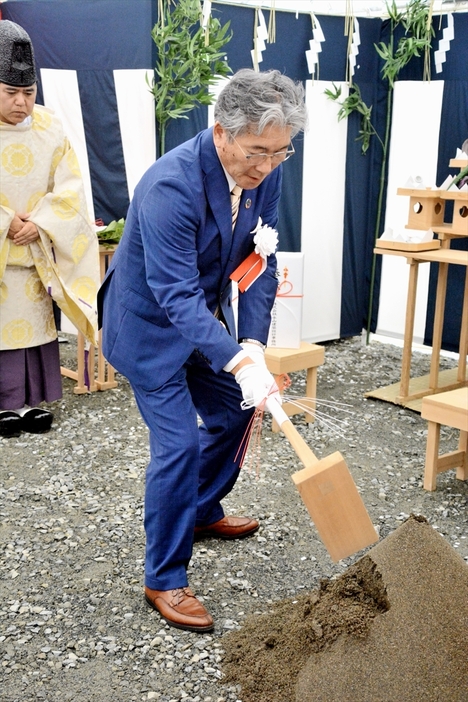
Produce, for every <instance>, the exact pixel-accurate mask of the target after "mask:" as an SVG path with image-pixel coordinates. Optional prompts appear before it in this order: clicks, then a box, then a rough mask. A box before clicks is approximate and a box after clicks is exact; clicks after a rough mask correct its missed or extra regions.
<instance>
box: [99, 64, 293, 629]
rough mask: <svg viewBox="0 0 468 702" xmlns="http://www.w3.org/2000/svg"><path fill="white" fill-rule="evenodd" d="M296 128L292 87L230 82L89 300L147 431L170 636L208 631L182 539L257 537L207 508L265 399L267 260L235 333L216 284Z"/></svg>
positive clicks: (254, 220) (151, 512)
mask: <svg viewBox="0 0 468 702" xmlns="http://www.w3.org/2000/svg"><path fill="white" fill-rule="evenodd" d="M305 122H306V110H305V105H304V96H303V88H302V85H300V84H295V83H294V82H293V81H291V80H290V79H289V78H287V77H286V76H283V75H282V74H281V73H279V72H278V71H269V72H266V73H256V72H254V71H252V70H242V71H239V72H238V73H236V74H235V75H234V76H233V77H232V78H231V80H230V82H229V83H228V84H227V86H226V87H225V88H224V89H223V90H222V92H221V93H220V95H219V98H218V100H217V103H216V107H215V124H214V127H213V128H211V129H207V130H205V131H203V132H201V133H200V134H198V135H197V136H196V137H195V138H193V139H191V140H189V141H188V142H186V143H185V144H182V145H181V146H179V147H177V148H175V149H173V150H172V151H170V152H169V153H167V154H166V155H165V156H163V157H162V158H160V159H158V161H157V162H156V163H155V164H153V166H151V168H150V169H149V170H148V171H147V172H146V174H145V175H144V176H143V178H142V179H141V181H140V183H139V184H138V186H137V188H136V190H135V194H134V197H133V200H132V203H131V205H130V208H129V212H128V216H127V220H126V224H125V232H124V235H123V237H122V240H121V242H120V244H119V246H118V249H117V252H116V254H115V255H114V258H113V261H112V264H111V266H110V269H109V271H108V274H107V277H106V280H105V282H104V284H103V287H102V288H101V291H100V301H101V305H102V308H103V309H102V312H103V351H104V354H105V356H106V358H107V359H108V360H109V362H110V363H111V364H112V365H113V366H114V367H115V368H117V370H118V371H120V372H121V373H122V374H124V375H126V376H127V378H128V379H129V381H130V383H131V385H132V389H133V391H134V394H135V399H136V402H137V404H138V407H139V409H140V412H141V414H142V416H143V419H144V420H145V422H146V424H147V425H148V428H149V431H150V448H151V461H150V464H149V466H148V469H147V474H146V495H145V530H146V565H145V596H146V600H147V601H148V603H149V604H150V605H151V606H152V607H153V608H154V609H156V610H158V611H159V612H160V614H161V615H162V616H163V618H164V619H165V620H166V621H167V622H168V623H169V624H170V625H172V626H175V627H178V628H181V629H188V630H190V631H210V630H211V629H213V626H214V624H213V619H212V617H211V615H210V614H209V613H208V612H207V610H206V609H205V607H204V606H203V605H202V603H201V602H200V601H199V600H198V599H197V598H196V597H195V596H194V594H193V593H192V591H191V590H190V588H189V587H188V582H187V572H186V571H187V566H188V564H189V561H190V558H191V555H192V546H193V540H194V537H198V538H200V537H207V536H214V537H218V538H225V539H234V538H242V537H245V536H248V535H250V534H252V533H254V532H255V531H256V530H257V529H258V527H259V524H258V522H257V521H256V520H255V519H251V518H249V517H232V516H225V515H224V512H223V508H222V506H221V500H222V498H223V497H225V496H226V495H227V494H228V493H229V492H230V490H231V489H232V488H233V486H234V484H235V482H236V479H237V476H238V473H239V458H237V456H236V454H237V453H238V449H239V446H240V444H241V442H242V438H243V436H244V434H245V431H246V428H247V426H248V423H249V421H250V419H251V416H252V412H253V411H254V407H255V406H259V405H261V404H262V403H263V402H264V401H265V398H266V397H267V396H268V394H271V393H272V392H277V388H276V386H275V383H274V378H273V377H272V376H271V374H270V373H269V372H268V370H267V368H266V365H265V361H264V357H263V355H264V347H265V344H266V341H267V337H268V330H269V325H270V312H271V308H272V306H273V302H274V299H275V294H276V289H277V278H276V260H275V256H274V254H273V253H271V252H266V253H265V252H264V259H265V262H266V268H265V266H264V271H263V272H262V273H261V275H259V276H258V278H257V279H256V280H255V281H254V282H253V283H252V284H251V285H250V287H248V289H247V290H246V291H245V292H243V293H240V294H239V301H238V319H237V327H236V323H235V320H234V315H233V310H232V297H231V280H230V275H231V274H232V273H233V271H234V270H235V269H236V268H237V267H238V266H239V265H240V264H241V263H242V262H243V261H244V260H245V259H246V257H247V256H249V254H251V253H252V252H253V251H254V247H255V244H254V241H253V238H254V233H253V232H254V230H255V229H256V227H257V225H258V224H259V221H260V220H259V218H261V223H262V224H263V225H268V226H269V227H271V228H275V227H276V224H277V221H278V213H277V210H278V201H279V198H280V190H281V177H282V169H281V163H282V162H283V161H285V160H286V159H287V158H289V156H290V155H292V154H293V153H294V149H293V147H292V144H291V139H292V137H293V136H295V134H297V133H298V132H299V131H300V130H302V129H303V128H304V126H305ZM235 186H237V187H235ZM233 190H234V193H235V194H237V195H239V193H241V197H240V201H239V200H238V199H237V202H236V201H235V198H234V204H232V199H233V198H232V197H231V198H230V193H231V192H232V191H233ZM268 253H270V255H267V254H268ZM242 400H244V402H243V406H244V407H246V406H247V409H243V408H242V407H241V402H242ZM197 416H199V417H200V418H201V420H202V424H201V425H200V426H198V420H197Z"/></svg>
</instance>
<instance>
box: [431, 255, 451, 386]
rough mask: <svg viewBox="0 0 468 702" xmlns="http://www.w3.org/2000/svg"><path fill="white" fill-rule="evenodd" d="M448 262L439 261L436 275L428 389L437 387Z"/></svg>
mask: <svg viewBox="0 0 468 702" xmlns="http://www.w3.org/2000/svg"><path fill="white" fill-rule="evenodd" d="M447 278H448V263H439V274H438V276H437V291H436V303H435V312H434V327H433V330H432V354H431V370H430V373H429V389H430V390H432V391H435V390H437V388H438V387H439V367H440V349H441V347H442V331H443V327H444V311H445V298H446V295H447Z"/></svg>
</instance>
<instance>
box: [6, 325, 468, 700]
mask: <svg viewBox="0 0 468 702" xmlns="http://www.w3.org/2000/svg"><path fill="white" fill-rule="evenodd" d="M66 338H67V339H68V342H69V343H67V344H61V355H62V363H63V365H66V366H68V367H70V368H73V367H74V364H75V359H76V347H75V342H74V338H73V337H71V336H67V337H66ZM400 363H401V349H400V348H398V347H396V346H391V345H383V344H380V343H376V342H373V343H372V344H371V345H370V346H367V347H366V346H364V345H362V343H361V339H360V338H358V337H355V338H352V339H347V340H344V341H343V340H341V341H336V342H330V343H327V344H325V364H324V365H323V366H322V367H321V368H320V369H319V378H318V392H317V394H318V397H319V398H323V399H331V400H335V401H337V402H344V403H347V404H349V405H350V407H349V408H348V409H349V410H351V411H352V412H353V414H352V415H351V414H349V415H346V414H343V413H342V412H338V411H332V412H330V413H331V414H333V415H334V417H335V418H339V417H343V418H345V419H346V421H347V423H346V426H345V427H344V428H343V430H342V434H341V435H338V434H336V433H334V432H333V431H332V430H330V429H329V428H327V427H324V426H323V425H321V424H319V423H317V422H316V423H315V424H313V425H310V426H308V425H306V424H305V422H304V419H303V418H302V417H301V416H300V415H298V416H297V417H295V418H294V423H295V425H296V427H297V428H298V429H299V431H300V432H301V434H302V435H303V436H304V438H305V439H306V440H307V442H308V443H309V445H310V446H311V447H312V448H313V450H314V452H315V453H316V454H317V455H318V456H319V457H323V456H326V455H328V454H329V453H332V452H333V451H336V450H338V451H341V452H342V454H343V455H344V457H345V459H346V461H347V463H348V466H349V468H350V470H351V472H352V474H353V477H354V480H355V482H356V484H357V486H358V488H359V490H360V491H361V494H362V496H363V499H364V502H365V504H366V506H367V509H368V511H369V514H370V515H371V518H372V521H373V523H374V524H375V525H376V527H377V529H378V531H379V534H380V536H381V538H383V537H385V536H387V535H388V534H389V533H391V532H393V531H394V530H395V529H396V528H397V527H398V525H399V524H401V522H402V521H403V520H405V519H406V517H407V516H408V515H409V514H411V513H414V514H422V515H424V516H425V517H426V518H427V519H428V520H429V522H430V523H431V524H432V526H433V527H434V528H436V529H437V530H438V531H439V533H441V534H442V535H443V536H444V537H445V538H446V539H447V541H448V542H449V543H450V544H451V545H452V546H453V547H454V548H456V549H457V551H458V552H459V553H460V555H461V556H462V557H463V558H465V560H468V519H467V504H468V483H467V482H460V481H457V480H456V479H455V476H454V471H449V472H447V473H444V474H442V475H441V476H439V478H438V487H437V490H436V491H435V492H434V493H428V492H426V491H424V490H423V489H422V473H423V466H424V454H425V441H426V429H427V425H426V422H424V421H423V420H422V419H421V417H420V416H419V414H417V413H414V412H412V411H409V410H405V409H402V408H400V407H398V406H395V405H392V404H388V403H385V402H381V401H377V400H371V399H365V398H364V397H363V394H364V392H366V391H368V390H372V389H374V388H377V387H380V386H383V385H388V384H390V383H394V382H397V381H398V379H399V374H400ZM455 365H456V361H454V360H453V359H443V361H442V366H443V368H451V367H454V366H455ZM428 371H429V357H428V356H427V355H425V354H421V353H416V354H414V358H413V364H412V372H413V375H415V376H416V375H417V376H419V375H423V374H425V373H427V372H428ZM117 379H118V381H119V386H118V388H116V389H115V390H111V391H106V392H101V393H92V394H88V395H75V394H73V381H71V380H69V379H64V397H63V399H62V400H61V401H59V402H56V403H54V405H53V406H52V409H53V410H54V412H55V416H56V420H55V422H54V426H53V430H52V431H51V432H50V433H49V434H46V435H42V436H34V435H28V434H23V435H21V436H20V437H19V438H12V439H3V440H0V457H1V458H0V541H1V544H2V549H1V552H0V689H1V693H0V697H1V699H2V702H17V701H21V702H23V701H28V702H29V700H31V701H32V700H46V701H47V702H49V701H50V702H52V701H55V700H59V701H60V702H62V701H64V700H74V701H75V702H110V700H112V702H133V701H138V702H139V701H140V700H141V701H142V700H158V701H159V702H179V701H180V700H184V701H185V702H235V701H237V702H239V701H240V700H242V693H241V690H240V689H238V688H236V687H232V686H229V685H224V684H223V671H222V662H223V638H222V637H223V634H225V633H226V632H227V631H229V630H232V629H237V628H239V627H240V626H242V623H243V621H244V619H245V617H246V616H247V615H249V614H252V613H255V612H264V611H266V610H268V608H269V606H270V605H271V603H272V602H276V601H278V600H282V599H285V598H288V597H291V596H294V595H296V594H300V593H303V592H307V591H309V590H313V589H315V588H316V587H317V586H318V585H319V582H320V580H321V579H323V578H333V577H334V576H337V575H338V574H340V573H342V572H343V571H344V570H345V569H346V568H347V567H348V566H349V565H350V564H351V563H353V562H355V561H356V560H357V559H358V557H360V556H361V555H362V553H360V554H356V555H355V556H353V557H352V558H348V559H346V560H345V561H340V562H339V563H337V564H334V563H333V562H332V561H331V560H330V558H329V556H328V554H327V552H326V550H325V548H324V547H323V545H322V543H321V541H320V540H319V538H318V536H317V533H316V531H315V529H314V527H313V525H312V524H311V522H310V519H309V516H308V514H307V511H306V509H305V507H304V506H303V504H302V502H301V500H300V497H299V495H298V493H297V491H296V488H295V487H294V484H293V482H292V480H291V479H290V475H291V474H292V473H293V472H295V471H296V470H298V469H299V468H300V467H301V466H300V464H299V463H298V460H297V458H296V455H295V454H294V452H293V450H292V448H291V447H290V445H289V443H288V442H287V440H286V439H285V438H284V437H283V436H282V435H281V434H273V433H272V432H271V431H270V421H269V419H267V420H266V421H265V425H264V429H263V433H262V454H261V459H260V463H259V466H258V470H257V469H256V468H255V467H252V468H251V470H250V471H249V470H248V469H244V470H243V472H242V474H241V478H240V479H239V481H238V483H237V485H236V487H235V489H234V491H233V492H232V493H231V494H230V495H229V497H228V499H226V501H225V510H226V512H227V513H228V514H248V515H252V516H256V517H258V518H259V519H260V522H261V528H260V530H259V532H257V534H256V535H255V536H253V537H252V538H250V539H247V540H244V541H239V542H225V541H221V540H209V541H201V542H198V543H196V544H195V546H194V552H193V559H192V562H191V565H190V570H189V581H190V585H191V586H192V587H193V589H194V590H195V592H196V594H197V595H198V596H200V599H203V600H204V602H205V604H206V606H207V607H208V608H209V610H210V611H211V612H212V614H213V616H214V618H215V621H216V629H215V631H214V632H213V633H212V634H210V635H197V634H192V633H188V632H181V631H178V630H176V629H174V628H169V627H168V626H166V625H165V624H164V622H163V621H162V620H161V619H160V617H159V615H158V614H157V613H156V612H154V611H153V610H151V609H150V608H149V607H148V606H147V605H146V604H145V602H144V599H143V595H142V586H143V557H144V532H143V525H142V516H143V515H142V511H143V489H144V473H145V466H146V464H147V461H148V446H147V431H146V428H145V426H144V424H143V422H142V420H141V419H140V416H139V414H138V411H137V409H136V406H135V403H134V400H133V397H132V393H131V391H130V388H129V385H128V383H127V381H126V380H125V379H124V378H122V377H121V376H117ZM292 381H293V386H292V390H293V391H294V392H295V393H297V394H298V395H301V394H302V393H304V392H305V390H304V388H305V374H304V373H296V374H292ZM457 434H458V432H456V431H455V430H452V429H449V428H446V427H444V428H443V429H442V432H441V441H442V444H441V448H442V449H443V450H444V451H445V450H453V449H454V448H455V447H456V444H457V439H458V437H457ZM265 702H267V701H265Z"/></svg>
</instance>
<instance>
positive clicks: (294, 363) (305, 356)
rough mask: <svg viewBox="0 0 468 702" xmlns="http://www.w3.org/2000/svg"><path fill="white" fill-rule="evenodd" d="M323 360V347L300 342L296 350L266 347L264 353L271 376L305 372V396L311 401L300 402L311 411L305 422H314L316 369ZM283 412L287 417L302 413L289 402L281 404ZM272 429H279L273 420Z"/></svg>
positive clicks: (275, 430)
mask: <svg viewBox="0 0 468 702" xmlns="http://www.w3.org/2000/svg"><path fill="white" fill-rule="evenodd" d="M324 359H325V349H324V347H323V346H319V345H318V344H309V343H307V342H306V341H302V342H301V345H300V347H299V348H298V349H280V348H275V347H268V348H267V349H266V351H265V362H266V365H267V368H268V370H269V371H270V373H272V374H273V375H282V374H283V373H293V372H294V371H300V370H307V381H306V396H307V397H308V398H311V399H310V400H308V401H305V402H304V401H303V400H301V404H307V406H308V407H310V410H311V413H310V414H309V413H307V414H306V415H305V418H306V422H313V421H314V416H313V414H312V412H313V410H314V409H315V404H316V403H315V397H316V396H317V367H318V366H321V365H322V364H323V362H324ZM283 410H284V411H285V413H286V415H287V416H288V417H291V416H292V415H293V414H298V413H300V412H301V411H302V410H300V409H298V408H297V407H295V406H294V405H293V404H291V403H290V402H285V403H284V404H283ZM272 429H273V431H274V432H277V431H279V429H280V427H279V426H278V423H277V422H276V421H275V419H273V426H272Z"/></svg>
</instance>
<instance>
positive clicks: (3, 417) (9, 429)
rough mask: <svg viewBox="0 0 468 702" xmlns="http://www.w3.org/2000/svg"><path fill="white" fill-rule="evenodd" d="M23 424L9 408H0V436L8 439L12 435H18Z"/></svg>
mask: <svg viewBox="0 0 468 702" xmlns="http://www.w3.org/2000/svg"><path fill="white" fill-rule="evenodd" d="M22 426H23V420H22V419H21V417H20V416H19V414H16V412H12V411H11V410H0V436H3V437H5V438H6V439H9V438H10V437H12V436H19V435H20V434H21V429H22Z"/></svg>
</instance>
